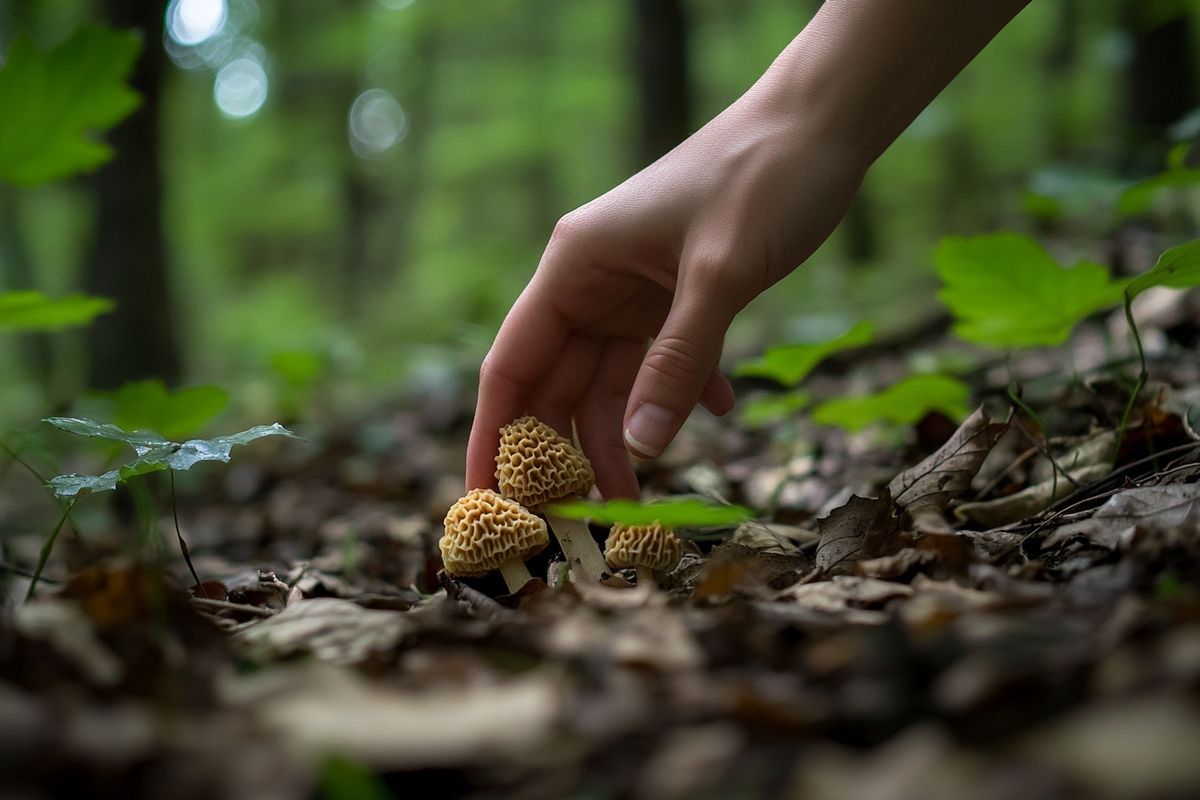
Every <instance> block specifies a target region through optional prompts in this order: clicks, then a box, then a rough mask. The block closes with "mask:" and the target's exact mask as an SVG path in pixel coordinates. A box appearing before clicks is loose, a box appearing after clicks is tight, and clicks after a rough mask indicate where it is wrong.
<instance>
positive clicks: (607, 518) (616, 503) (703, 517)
mask: <svg viewBox="0 0 1200 800" xmlns="http://www.w3.org/2000/svg"><path fill="white" fill-rule="evenodd" d="M546 510H547V511H548V512H549V513H551V514H557V515H558V516H560V517H566V518H567V519H590V520H592V521H593V522H597V523H599V524H601V525H613V524H615V523H618V522H621V523H624V524H626V525H649V524H651V523H654V522H657V523H660V524H662V525H665V526H666V527H668V528H703V527H715V526H720V525H736V524H737V523H739V522H744V521H745V520H748V519H750V518H751V517H753V516H754V512H752V511H751V510H750V509H748V508H745V507H744V506H731V505H722V504H719V503H712V502H709V501H707V500H700V499H697V498H694V497H689V498H684V499H680V500H656V501H654V502H651V503H639V502H637V501H636V500H609V501H608V502H607V503H593V502H591V501H588V500H572V501H570V502H567V503H553V504H551V505H549V506H547V508H546Z"/></svg>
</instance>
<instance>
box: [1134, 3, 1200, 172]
mask: <svg viewBox="0 0 1200 800" xmlns="http://www.w3.org/2000/svg"><path fill="white" fill-rule="evenodd" d="M1190 8H1191V6H1190V3H1189V2H1187V0H1165V1H1164V2H1158V3H1147V2H1145V0H1125V3H1124V6H1123V9H1122V24H1123V26H1124V28H1125V30H1126V32H1127V33H1128V35H1129V37H1130V41H1131V43H1132V55H1131V58H1130V60H1129V67H1128V69H1127V71H1126V73H1125V136H1124V139H1125V156H1126V163H1125V166H1126V169H1127V170H1129V171H1130V172H1131V173H1133V174H1151V173H1154V172H1158V171H1161V170H1162V169H1163V168H1164V166H1165V165H1164V163H1163V162H1164V158H1165V151H1166V141H1165V140H1166V134H1167V129H1168V128H1169V127H1170V126H1171V125H1172V124H1173V123H1175V122H1177V121H1179V119H1180V118H1181V117H1183V116H1184V115H1185V114H1187V113H1188V112H1189V111H1191V110H1192V109H1194V108H1195V107H1196V105H1197V104H1198V103H1200V99H1198V93H1197V85H1196V66H1195V61H1194V54H1193V44H1192V20H1191V11H1190Z"/></svg>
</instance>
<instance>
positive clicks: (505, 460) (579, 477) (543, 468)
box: [496, 417, 608, 582]
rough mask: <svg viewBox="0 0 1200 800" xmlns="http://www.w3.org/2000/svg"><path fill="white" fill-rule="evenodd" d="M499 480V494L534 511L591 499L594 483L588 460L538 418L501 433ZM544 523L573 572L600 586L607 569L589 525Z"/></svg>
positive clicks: (559, 519)
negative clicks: (577, 499)
mask: <svg viewBox="0 0 1200 800" xmlns="http://www.w3.org/2000/svg"><path fill="white" fill-rule="evenodd" d="M496 479H497V480H498V481H499V483H500V493H501V494H503V495H504V496H505V497H511V498H512V499H513V500H516V501H517V502H518V503H520V504H521V505H523V506H526V507H527V508H531V509H534V510H537V509H538V508H539V507H542V506H545V505H546V504H548V503H555V502H560V501H563V500H573V499H575V498H576V497H577V496H579V495H584V494H587V493H588V491H590V490H591V488H592V484H593V483H595V481H596V478H595V475H594V474H593V473H592V465H591V462H589V461H588V460H587V457H586V456H585V455H584V454H583V453H581V452H580V451H579V449H578V448H576V447H575V445H574V444H572V442H571V441H570V440H569V439H566V438H564V437H562V436H560V435H559V434H558V432H557V431H555V430H554V429H553V428H551V427H550V426H549V425H547V424H546V423H544V422H541V421H540V420H538V419H536V418H535V417H520V418H519V419H515V420H513V421H512V422H510V423H509V424H508V425H505V426H504V427H503V428H501V429H500V452H499V453H497V454H496ZM543 511H545V509H544V508H543ZM546 518H547V519H548V520H549V521H550V530H551V531H553V532H554V536H555V537H556V538H557V539H558V543H559V544H560V545H562V550H563V554H564V555H565V556H566V557H567V562H568V563H569V564H570V567H571V569H572V570H573V571H574V572H575V573H576V574H577V575H578V574H582V575H584V576H585V577H586V578H587V579H588V580H590V581H593V582H598V581H600V580H601V579H602V578H603V577H604V575H605V573H607V572H608V568H607V566H606V565H605V563H604V557H603V556H602V555H600V548H599V547H598V546H597V545H596V540H595V539H593V538H592V534H591V531H589V530H588V527H587V523H586V522H583V521H581V520H575V519H566V518H565V517H559V516H557V515H555V514H551V513H547V514H546Z"/></svg>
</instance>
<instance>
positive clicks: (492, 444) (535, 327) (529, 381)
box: [467, 279, 570, 489]
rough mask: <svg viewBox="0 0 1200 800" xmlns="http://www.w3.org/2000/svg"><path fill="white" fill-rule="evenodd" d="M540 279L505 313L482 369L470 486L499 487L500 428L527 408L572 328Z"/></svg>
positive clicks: (469, 465) (469, 463)
mask: <svg viewBox="0 0 1200 800" xmlns="http://www.w3.org/2000/svg"><path fill="white" fill-rule="evenodd" d="M537 286H538V282H537V280H536V279H535V280H534V281H533V282H532V283H530V284H529V285H528V286H526V287H525V291H523V292H521V296H520V297H518V298H517V302H516V303H514V304H513V307H512V309H511V310H510V311H509V312H508V316H507V317H505V319H504V323H503V324H502V325H501V326H500V332H499V333H497V334H496V340H495V341H494V342H493V343H492V349H491V350H490V351H488V354H487V356H486V357H485V358H484V360H483V366H482V367H481V368H480V370H479V399H478V400H477V401H476V405H475V421H474V422H473V423H472V424H471V440H470V443H469V444H468V445H467V489H475V488H495V486H496V475H495V473H496V451H497V450H498V449H499V446H500V428H501V426H503V425H507V424H508V423H510V422H512V421H513V419H515V418H516V417H518V416H520V415H521V414H522V413H524V411H525V408H526V405H527V404H528V400H529V394H530V392H531V391H532V390H533V389H534V388H535V387H536V386H537V385H538V384H539V383H540V382H541V379H542V378H543V377H544V375H545V374H546V373H547V372H548V371H549V369H550V367H551V366H552V365H553V364H554V361H555V359H556V358H557V357H558V354H559V352H560V351H561V350H562V348H563V345H564V344H565V342H566V340H567V334H568V333H569V332H570V325H569V324H568V323H567V320H566V319H565V318H564V317H563V316H562V315H561V314H560V313H559V312H558V311H557V310H556V309H555V308H554V306H553V304H551V303H550V302H548V301H547V300H546V299H545V298H543V297H542V296H541V292H539V291H538V288H537Z"/></svg>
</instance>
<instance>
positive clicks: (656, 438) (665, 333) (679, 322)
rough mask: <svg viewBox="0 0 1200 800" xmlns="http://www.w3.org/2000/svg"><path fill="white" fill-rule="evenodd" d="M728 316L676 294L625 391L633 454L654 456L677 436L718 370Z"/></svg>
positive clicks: (627, 438) (628, 439)
mask: <svg viewBox="0 0 1200 800" xmlns="http://www.w3.org/2000/svg"><path fill="white" fill-rule="evenodd" d="M731 320H732V316H731V315H730V314H729V313H728V312H726V311H724V310H722V309H720V308H718V307H717V304H716V303H714V302H711V301H706V300H705V299H704V297H703V296H702V295H698V294H697V293H694V292H687V293H684V292H681V293H678V294H676V295H675V302H674V303H673V304H672V306H671V311H670V313H669V314H668V315H667V320H666V322H664V323H663V326H662V330H661V331H659V334H658V336H657V337H656V338H655V339H654V341H653V342H652V343H651V345H650V349H649V350H648V351H647V352H646V357H645V358H644V359H642V366H641V369H640V370H638V375H637V379H636V380H635V381H634V384H633V390H632V391H631V392H630V393H629V403H628V405H627V406H626V409H625V445H626V447H628V448H629V450H630V451H631V452H633V453H634V455H638V456H642V457H643V458H653V457H654V456H657V455H658V454H659V453H661V452H662V451H663V450H665V449H666V447H667V445H669V444H670V443H671V440H672V439H674V438H675V434H676V433H678V432H679V428H680V426H682V425H683V422H684V420H686V419H687V418H688V415H689V414H691V413H692V409H694V408H695V407H696V403H697V402H698V401H699V400H700V397H701V394H702V393H703V392H704V388H705V386H706V385H707V384H708V383H709V380H710V379H711V377H712V374H713V371H714V370H715V369H716V366H717V362H718V361H719V360H720V358H721V347H722V345H723V343H724V340H725V331H726V330H727V329H728V328H729V323H730V321H731Z"/></svg>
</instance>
